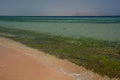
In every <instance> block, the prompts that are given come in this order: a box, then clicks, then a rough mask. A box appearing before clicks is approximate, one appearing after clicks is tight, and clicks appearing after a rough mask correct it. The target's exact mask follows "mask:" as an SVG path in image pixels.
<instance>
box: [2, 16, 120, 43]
mask: <svg viewBox="0 0 120 80" xmlns="http://www.w3.org/2000/svg"><path fill="white" fill-rule="evenodd" d="M0 26H2V27H9V28H17V29H24V30H32V31H36V32H40V33H47V34H52V35H60V36H65V37H72V38H81V37H88V38H95V39H101V40H112V41H120V17H119V16H116V17H69V16H68V17H57V16H55V17H47V16H43V17H38V16H37V17H32V16H29V17H19V16H14V17H13V16H11V17H5V16H4V17H0Z"/></svg>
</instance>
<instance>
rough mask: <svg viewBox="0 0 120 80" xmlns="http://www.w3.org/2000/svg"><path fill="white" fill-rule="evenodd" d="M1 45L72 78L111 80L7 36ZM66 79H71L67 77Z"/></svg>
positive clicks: (0, 42) (74, 79) (72, 79)
mask: <svg viewBox="0 0 120 80" xmlns="http://www.w3.org/2000/svg"><path fill="white" fill-rule="evenodd" d="M0 46H3V47H4V46H5V47H7V48H10V49H13V50H17V51H20V52H23V53H24V54H22V55H25V56H27V57H31V58H33V59H34V60H35V62H37V63H39V64H40V63H41V64H44V66H46V67H49V68H51V69H55V70H56V71H58V72H60V73H62V75H67V76H69V77H71V80H88V79H89V80H96V79H97V80H110V79H109V78H108V77H102V76H100V75H98V74H96V73H93V72H92V71H88V70H87V69H85V68H83V67H81V66H77V65H75V64H73V63H71V62H69V61H68V60H65V59H63V60H62V59H58V58H56V57H55V56H52V55H49V54H46V53H44V52H42V51H39V50H37V49H32V48H29V47H27V46H25V45H24V44H21V43H19V42H15V41H13V40H10V39H7V38H3V37H0ZM0 74H1V73H0ZM0 76H1V75H0ZM6 80H8V79H6ZM43 80H44V79H43ZM52 80H53V79H52ZM62 80H63V79H62ZM65 80H70V79H65ZM111 80H117V79H111Z"/></svg>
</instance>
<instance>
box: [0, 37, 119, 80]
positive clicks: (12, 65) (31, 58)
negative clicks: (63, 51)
mask: <svg viewBox="0 0 120 80" xmlns="http://www.w3.org/2000/svg"><path fill="white" fill-rule="evenodd" d="M0 80H110V79H109V78H108V77H102V76H100V75H98V74H96V73H93V72H92V71H89V70H87V69H85V68H83V67H80V66H77V65H75V64H73V63H71V62H69V61H67V60H62V59H58V58H56V57H54V56H51V55H49V54H46V53H44V52H42V51H38V50H36V49H32V48H29V47H27V46H25V45H23V44H20V43H18V42H15V41H13V40H10V39H7V38H1V37H0ZM113 80H115V79H113ZM116 80H117V79H116Z"/></svg>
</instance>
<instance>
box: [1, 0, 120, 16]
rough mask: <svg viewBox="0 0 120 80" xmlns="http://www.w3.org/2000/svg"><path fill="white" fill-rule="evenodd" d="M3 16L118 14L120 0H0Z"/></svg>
mask: <svg viewBox="0 0 120 80" xmlns="http://www.w3.org/2000/svg"><path fill="white" fill-rule="evenodd" d="M0 15H1V16H2V15H3V16H6V15H7V16H8V15H11V16H116V15H120V0H0Z"/></svg>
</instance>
